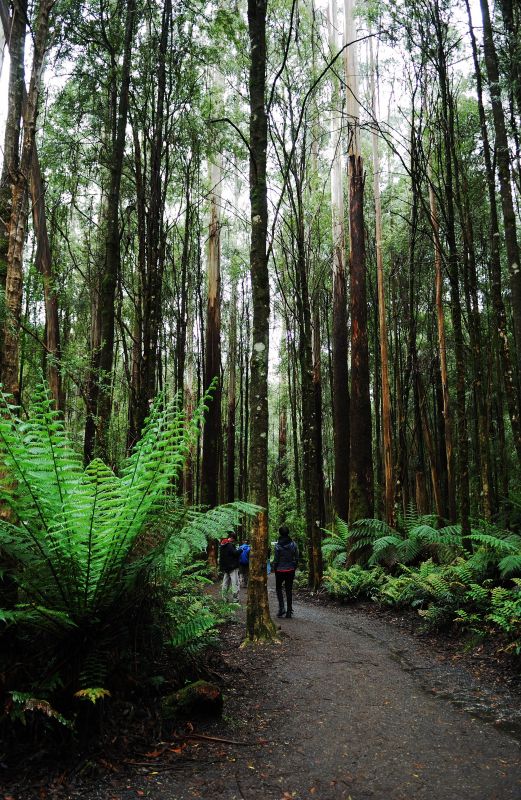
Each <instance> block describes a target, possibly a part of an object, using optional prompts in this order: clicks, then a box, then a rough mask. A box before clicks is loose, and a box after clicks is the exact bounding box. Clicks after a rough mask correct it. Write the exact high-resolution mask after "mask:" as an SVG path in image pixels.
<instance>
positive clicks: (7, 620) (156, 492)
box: [0, 385, 258, 693]
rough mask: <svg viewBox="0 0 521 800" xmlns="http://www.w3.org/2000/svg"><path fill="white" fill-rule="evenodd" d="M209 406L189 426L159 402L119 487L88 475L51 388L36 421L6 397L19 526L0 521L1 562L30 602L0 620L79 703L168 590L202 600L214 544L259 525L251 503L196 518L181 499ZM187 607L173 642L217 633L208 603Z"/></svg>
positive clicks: (39, 399) (4, 496) (176, 408)
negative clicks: (186, 590)
mask: <svg viewBox="0 0 521 800" xmlns="http://www.w3.org/2000/svg"><path fill="white" fill-rule="evenodd" d="M209 399H210V394H207V395H206V396H205V397H204V398H203V401H202V402H201V403H200V405H199V407H198V408H197V409H196V411H195V413H194V415H193V417H192V418H191V419H188V418H187V417H186V416H185V414H184V412H183V410H182V408H181V406H180V405H179V403H178V402H177V400H174V401H173V402H171V403H165V402H164V399H163V398H162V397H159V398H158V399H157V400H156V401H155V403H154V404H153V407H152V409H151V413H150V416H149V418H148V420H147V422H146V424H145V428H144V430H143V435H142V438H141V439H140V441H139V442H138V444H137V445H136V447H135V449H134V451H133V453H132V454H131V455H130V457H129V458H128V459H127V461H126V462H125V464H124V465H123V468H122V470H121V474H120V475H115V474H114V472H113V471H112V470H111V469H110V468H109V467H107V466H106V465H105V464H103V462H101V461H99V460H94V461H92V462H91V463H90V464H89V466H88V467H87V468H86V469H85V470H84V469H83V468H82V464H81V461H80V458H79V456H78V455H77V454H76V453H75V451H74V449H73V447H72V444H71V442H70V440H69V438H68V436H67V434H66V432H65V428H64V425H63V422H62V420H61V419H60V418H59V416H58V415H57V413H56V411H55V410H54V408H53V403H52V399H51V397H50V393H49V391H48V389H47V387H46V386H44V385H41V386H39V387H38V389H37V391H36V392H35V393H34V395H33V398H32V401H31V404H30V406H29V408H28V414H27V419H22V418H20V417H18V416H17V415H16V413H15V409H14V408H13V407H12V406H11V405H10V404H9V399H8V397H6V395H4V394H0V462H1V464H2V469H3V470H4V473H7V475H8V476H9V479H8V481H6V482H5V483H4V486H3V488H2V491H1V494H0V498H1V500H2V501H3V503H5V504H8V505H9V506H10V508H11V510H12V519H13V520H14V521H12V522H9V521H6V520H0V557H3V561H4V564H3V568H4V572H7V573H8V574H9V575H10V577H11V578H12V579H13V580H14V581H15V582H16V584H17V586H18V600H19V602H18V604H17V606H16V607H15V608H6V609H3V610H0V621H2V623H3V625H4V628H6V627H10V626H17V627H18V628H19V629H20V632H21V633H22V632H23V631H26V632H27V634H28V636H27V638H26V640H25V641H26V645H27V652H28V653H29V652H31V648H32V647H33V648H35V649H34V653H35V657H36V658H38V657H39V651H41V652H43V650H42V648H46V649H45V652H46V653H47V656H46V659H47V663H46V665H45V674H46V676H47V677H46V680H47V685H50V683H49V681H50V682H51V683H52V681H53V680H54V679H52V677H51V676H52V674H53V670H59V671H61V672H60V674H61V675H62V678H63V681H62V679H60V681H62V682H64V683H65V684H67V685H70V688H71V692H72V693H74V692H75V691H78V690H83V689H86V690H89V691H90V690H91V689H92V688H93V687H95V688H96V691H97V690H98V689H100V688H102V683H103V680H104V677H103V676H104V675H105V674H106V673H107V671H108V669H109V667H110V666H111V661H112V659H113V658H114V652H115V651H117V650H118V648H119V649H120V645H121V642H122V640H123V639H124V637H125V635H126V634H125V630H126V627H125V626H128V625H130V626H132V624H133V621H134V620H136V619H138V618H139V616H140V615H141V614H142V613H143V610H146V608H147V603H148V604H149V602H150V598H151V596H152V594H153V593H154V592H157V590H158V589H159V586H160V585H161V586H162V587H163V589H162V591H164V592H165V593H166V595H168V594H169V593H171V591H172V587H175V586H178V587H179V586H185V587H186V583H183V581H185V580H186V581H188V583H190V585H191V587H192V594H193V592H194V591H195V590H196V586H197V585H198V584H200V575H199V572H200V571H199V572H197V571H193V570H191V561H192V560H193V558H194V556H197V554H198V553H200V552H201V551H204V550H205V548H206V544H207V541H208V539H209V538H210V537H211V538H219V537H220V536H222V535H223V534H225V533H227V532H228V531H229V530H231V529H233V528H234V527H235V526H236V525H238V524H239V522H240V520H241V519H242V518H243V517H244V516H245V515H248V514H250V515H253V514H255V513H257V511H258V508H257V507H256V506H251V505H248V504H246V503H232V504H229V505H227V506H223V507H220V508H217V509H212V510H211V511H204V510H203V509H191V508H186V507H185V506H184V504H183V503H182V501H181V500H180V499H179V498H178V497H177V491H176V485H177V481H178V479H179V476H180V474H181V470H182V468H183V465H184V461H185V458H186V455H187V454H188V452H189V451H190V448H191V446H192V444H193V443H194V441H195V440H196V437H197V436H198V434H199V431H200V428H201V425H202V422H203V415H204V411H205V408H206V405H205V404H206V402H207V401H208V400H209ZM176 602H177V603H178V606H179V608H180V609H184V615H185V616H184V617H183V615H182V614H178V615H172V614H167V617H168V620H169V626H170V628H169V634H168V635H169V638H170V640H171V641H173V642H177V643H178V644H179V643H180V642H181V641H184V640H188V639H190V638H191V637H193V635H195V633H194V632H195V631H197V630H200V631H201V632H202V631H204V630H207V629H209V628H210V627H212V625H213V624H214V622H215V617H214V616H212V620H213V622H212V625H211V624H210V621H209V620H210V616H211V615H209V612H208V611H207V610H205V609H204V607H203V606H204V603H203V605H200V604H198V603H195V604H194V603H192V604H191V607H190V606H189V605H187V604H186V603H182V602H181V601H180V600H179V599H178V600H177V601H176ZM194 609H199V611H200V613H195V614H194ZM172 626H177V628H178V630H177V632H176V630H175V629H174V628H173V627H172ZM30 630H33V631H35V632H36V638H35V636H34V634H33V635H30V634H29V631H30ZM42 637H43V638H42ZM44 640H45V642H44ZM20 641H21V640H20ZM4 655H5V654H4ZM0 671H1V670H0ZM56 674H57V673H56ZM40 683H41V681H40ZM14 688H15V689H16V688H21V687H14Z"/></svg>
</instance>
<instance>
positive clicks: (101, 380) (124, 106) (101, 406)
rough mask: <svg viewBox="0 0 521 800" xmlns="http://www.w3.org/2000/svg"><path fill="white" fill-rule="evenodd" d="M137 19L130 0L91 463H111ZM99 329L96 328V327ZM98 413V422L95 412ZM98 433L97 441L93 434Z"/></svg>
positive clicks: (92, 393)
mask: <svg viewBox="0 0 521 800" xmlns="http://www.w3.org/2000/svg"><path fill="white" fill-rule="evenodd" d="M135 17H136V0H129V2H128V4H127V10H126V22H125V42H124V50H123V62H122V68H121V87H120V93H119V102H118V109H117V114H115V125H116V127H115V129H114V130H113V131H112V134H113V135H112V141H113V146H112V152H111V156H110V173H111V174H110V186H109V193H108V198H107V207H106V214H105V230H106V233H105V241H104V258H103V266H102V273H101V278H100V283H99V297H98V299H97V307H98V314H99V347H98V352H97V353H96V351H94V352H93V353H92V358H93V363H92V374H93V381H92V383H91V385H90V386H89V401H88V402H89V404H90V406H91V407H90V409H88V418H87V423H86V429H85V445H84V456H85V459H86V461H89V460H91V458H92V456H93V448H92V445H93V444H94V450H95V451H96V452H97V454H98V455H99V456H100V457H101V458H102V459H103V460H104V461H106V462H108V461H109V441H108V433H109V424H110V416H111V397H112V377H113V376H112V370H113V365H114V328H115V298H116V285H117V280H118V274H119V269H120V230H119V195H120V187H121V176H122V173H123V158H124V154H125V136H126V127H127V118H128V99H129V87H130V66H131V59H132V42H133V38H134V25H135ZM95 327H96V325H95ZM94 408H95V409H96V412H95V418H94V415H93V410H94ZM93 429H94V430H95V437H94V441H93V440H92V430H93Z"/></svg>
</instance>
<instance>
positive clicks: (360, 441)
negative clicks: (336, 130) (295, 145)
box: [349, 154, 374, 523]
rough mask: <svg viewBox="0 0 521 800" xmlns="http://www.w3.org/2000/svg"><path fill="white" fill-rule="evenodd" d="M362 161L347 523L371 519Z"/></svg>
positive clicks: (354, 160) (353, 216) (355, 187)
mask: <svg viewBox="0 0 521 800" xmlns="http://www.w3.org/2000/svg"><path fill="white" fill-rule="evenodd" d="M363 202H364V174H363V165H362V157H361V156H359V155H355V154H352V155H350V156H349V220H350V229H351V252H350V257H349V267H350V279H351V404H350V430H351V444H350V459H351V464H350V466H351V476H350V487H349V522H350V523H352V522H355V521H356V520H358V519H364V518H368V517H372V516H373V507H374V505H373V461H372V429H371V400H370V397H369V348H368V341H367V296H366V274H365V269H366V267H365V238H364V206H363Z"/></svg>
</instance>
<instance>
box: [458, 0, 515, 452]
mask: <svg viewBox="0 0 521 800" xmlns="http://www.w3.org/2000/svg"><path fill="white" fill-rule="evenodd" d="M465 2H466V6H467V15H468V21H469V33H470V40H471V45H472V57H473V61H474V71H475V76H476V90H477V96H478V110H479V121H480V128H481V138H482V141H483V158H484V161H485V170H486V178H487V191H488V201H489V207H490V274H491V279H490V291H491V296H492V309H493V313H494V318H495V325H494V328H495V331H496V335H497V339H498V350H499V358H500V362H501V373H502V376H503V383H504V387H505V395H506V401H507V408H508V414H509V418H510V425H511V427H512V438H513V441H514V447H515V450H516V454H517V458H518V461H519V463H520V464H521V419H520V410H519V395H518V393H517V392H516V387H515V384H514V374H513V368H512V358H511V354H510V346H509V341H508V330H507V316H506V310H505V304H504V302H503V293H502V287H501V282H502V280H501V255H500V247H499V240H500V233H499V215H498V209H497V203H496V186H495V175H494V168H493V164H492V154H491V152H490V142H489V138H488V129H487V120H486V114H485V107H484V104H483V85H482V80H481V67H480V64H479V59H478V50H477V46H476V37H475V36H474V28H473V26H472V15H471V11H470V5H469V2H468V0H465Z"/></svg>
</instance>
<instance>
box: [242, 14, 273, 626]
mask: <svg viewBox="0 0 521 800" xmlns="http://www.w3.org/2000/svg"><path fill="white" fill-rule="evenodd" d="M266 5H267V0H248V32H249V39H250V66H249V97H250V136H249V150H250V209H251V211H250V213H251V246H250V276H251V287H252V302H253V325H252V335H253V348H252V354H251V377H250V409H251V411H250V424H251V433H250V455H249V489H250V496H251V499H252V500H253V502H254V503H257V504H258V505H259V506H261V507H262V510H260V511H259V512H258V513H257V516H256V518H255V521H254V523H253V526H252V532H251V547H252V553H253V556H252V559H251V563H250V577H249V581H248V608H247V612H246V632H247V637H248V639H249V640H250V641H257V640H262V639H266V638H268V639H269V638H272V637H273V636H274V634H275V626H274V625H273V622H272V620H271V617H270V611H269V604H268V588H267V575H266V560H267V557H268V474H267V471H268V359H269V335H270V328H269V322H270V284H269V273H268V259H267V235H268V194H267V185H266V150H267V146H268V123H267V113H266Z"/></svg>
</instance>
